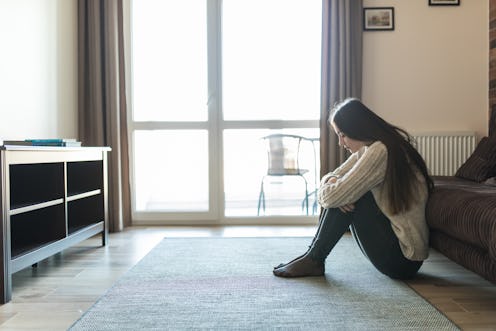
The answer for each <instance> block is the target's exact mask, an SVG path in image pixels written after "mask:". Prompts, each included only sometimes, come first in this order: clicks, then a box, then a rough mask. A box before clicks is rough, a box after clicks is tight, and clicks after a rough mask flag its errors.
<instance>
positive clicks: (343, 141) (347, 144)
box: [332, 122, 367, 153]
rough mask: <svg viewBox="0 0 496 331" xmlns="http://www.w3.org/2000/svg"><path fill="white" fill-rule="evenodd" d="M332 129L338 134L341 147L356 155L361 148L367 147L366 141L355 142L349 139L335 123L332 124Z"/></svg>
mask: <svg viewBox="0 0 496 331" xmlns="http://www.w3.org/2000/svg"><path fill="white" fill-rule="evenodd" d="M332 128H333V129H334V132H336V134H337V136H338V139H339V146H341V147H344V148H346V149H347V150H348V151H350V152H351V153H355V152H356V151H358V150H359V149H360V148H362V147H363V146H365V145H367V143H366V142H364V141H360V140H355V139H351V138H350V137H347V136H346V135H345V134H344V133H342V132H341V130H339V128H338V127H337V125H336V124H335V123H334V122H333V123H332Z"/></svg>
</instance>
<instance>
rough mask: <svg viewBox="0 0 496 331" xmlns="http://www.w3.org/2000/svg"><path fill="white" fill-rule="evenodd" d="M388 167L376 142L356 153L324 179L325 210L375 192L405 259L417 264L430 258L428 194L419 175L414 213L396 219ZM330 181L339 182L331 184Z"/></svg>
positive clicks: (382, 147)
mask: <svg viewBox="0 0 496 331" xmlns="http://www.w3.org/2000/svg"><path fill="white" fill-rule="evenodd" d="M386 167H387V148H386V146H385V145H384V144H383V143H382V142H380V141H376V142H374V143H373V144H371V145H370V146H364V147H362V148H361V149H360V150H358V151H357V152H355V153H353V154H352V155H351V156H350V157H349V158H348V159H347V160H346V161H345V162H344V163H343V164H342V165H341V166H340V167H339V168H337V169H336V170H334V171H333V172H330V173H328V174H327V175H325V176H324V177H322V180H321V185H320V188H319V192H318V198H319V203H320V205H321V206H322V207H323V208H336V207H339V206H343V205H346V204H350V203H354V202H355V201H357V200H358V199H359V198H360V197H362V196H363V195H364V194H365V193H367V192H368V191H372V194H373V196H374V199H375V201H376V203H377V206H378V207H379V209H380V210H381V211H382V213H383V214H384V215H386V217H387V218H389V220H390V221H391V226H392V228H393V231H394V233H395V234H396V236H397V237H398V239H399V242H400V247H401V250H402V252H403V255H404V256H405V257H406V258H408V259H410V260H415V261H421V260H425V259H426V258H427V256H428V254H429V229H428V227H427V222H426V220H425V205H426V203H427V198H428V191H427V187H426V184H425V179H424V177H423V176H422V174H420V173H417V179H418V181H417V185H416V191H417V199H416V201H415V202H414V203H413V204H412V206H411V208H410V210H408V211H407V212H404V213H400V214H396V215H392V214H391V213H390V212H389V211H388V203H387V202H388V200H387V199H388V198H387V194H386V190H385V185H384V176H385V174H386ZM330 177H336V182H334V183H327V180H328V179H329V178H330Z"/></svg>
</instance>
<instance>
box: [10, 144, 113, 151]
mask: <svg viewBox="0 0 496 331" xmlns="http://www.w3.org/2000/svg"><path fill="white" fill-rule="evenodd" d="M0 150H2V151H57V152H64V151H97V150H99V151H111V150H112V149H111V148H110V147H107V146H103V147H101V146H95V147H90V146H88V147H59V146H22V145H2V146H0Z"/></svg>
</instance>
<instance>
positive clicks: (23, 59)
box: [0, 0, 77, 140]
mask: <svg viewBox="0 0 496 331" xmlns="http://www.w3.org/2000/svg"><path fill="white" fill-rule="evenodd" d="M76 22H77V20H76V1H75V0H0V44H1V45H2V46H1V51H0V140H5V139H25V138H53V137H76V135H77V113H76V109H77V80H76V78H77V71H76V70H77V69H76V68H77V66H76V59H77V58H76ZM76 138H77V137H76Z"/></svg>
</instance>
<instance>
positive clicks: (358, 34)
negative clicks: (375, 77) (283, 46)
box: [320, 0, 363, 176]
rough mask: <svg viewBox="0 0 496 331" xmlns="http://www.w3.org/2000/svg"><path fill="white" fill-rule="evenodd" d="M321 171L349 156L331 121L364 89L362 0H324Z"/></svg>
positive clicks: (331, 167) (359, 95)
mask: <svg viewBox="0 0 496 331" xmlns="http://www.w3.org/2000/svg"><path fill="white" fill-rule="evenodd" d="M322 13H323V18H322V21H323V24H322V27H323V31H322V85H321V86H322V91H321V95H322V98H321V112H320V160H321V166H320V169H321V170H320V172H321V176H323V175H324V174H326V173H328V172H329V171H332V170H334V169H335V168H336V167H337V166H339V165H340V164H341V163H342V162H343V161H344V159H345V154H344V153H345V152H344V150H342V149H341V148H339V146H338V139H337V137H336V135H335V134H334V132H332V131H331V129H330V127H329V123H328V118H329V110H330V108H331V107H332V106H333V105H334V104H335V103H336V102H339V101H341V100H343V99H345V98H347V97H356V98H360V97H361V93H362V91H361V90H362V15H363V4H362V0H323V2H322Z"/></svg>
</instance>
